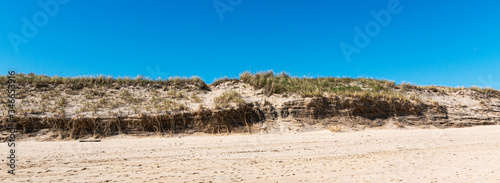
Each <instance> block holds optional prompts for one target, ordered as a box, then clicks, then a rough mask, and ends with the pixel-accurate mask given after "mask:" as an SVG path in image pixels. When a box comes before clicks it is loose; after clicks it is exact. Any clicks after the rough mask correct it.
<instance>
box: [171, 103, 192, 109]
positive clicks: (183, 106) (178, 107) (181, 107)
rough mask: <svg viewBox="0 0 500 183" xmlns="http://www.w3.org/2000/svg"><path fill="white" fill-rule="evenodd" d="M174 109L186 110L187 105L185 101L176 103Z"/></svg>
mask: <svg viewBox="0 0 500 183" xmlns="http://www.w3.org/2000/svg"><path fill="white" fill-rule="evenodd" d="M174 110H176V111H187V110H189V107H188V105H187V104H186V103H176V104H175V106H174Z"/></svg>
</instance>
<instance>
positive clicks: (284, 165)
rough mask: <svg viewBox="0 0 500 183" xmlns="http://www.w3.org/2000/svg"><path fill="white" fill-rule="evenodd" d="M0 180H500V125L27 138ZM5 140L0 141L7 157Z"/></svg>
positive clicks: (3, 153) (0, 154)
mask: <svg viewBox="0 0 500 183" xmlns="http://www.w3.org/2000/svg"><path fill="white" fill-rule="evenodd" d="M18 152H19V153H18V156H19V161H20V162H19V163H18V166H20V168H19V169H18V170H17V175H16V176H11V175H9V174H7V173H6V171H5V170H6V169H7V167H6V165H5V164H6V163H5V161H6V159H5V158H3V159H2V160H1V161H2V162H1V164H0V167H1V168H2V170H1V172H0V182H28V181H30V182H49V181H56V182H70V181H71V182H98V181H106V180H112V181H119V182H185V181H187V182H209V181H213V182H235V181H242V182H274V181H277V182H399V181H405V182H500V126H482V127H472V128H460V129H431V130H365V131H358V132H347V133H332V132H330V131H316V132H306V133H297V134H293V133H289V134H261V135H257V134H254V135H229V136H213V135H193V136H185V137H180V138H178V137H175V138H151V137H150V138H134V137H123V136H122V137H120V136H115V137H112V138H109V139H104V140H103V141H102V142H98V143H81V142H78V141H58V142H22V143H20V144H19V147H18ZM7 153H8V149H7V145H6V144H2V145H1V146H0V156H1V157H6V156H7Z"/></svg>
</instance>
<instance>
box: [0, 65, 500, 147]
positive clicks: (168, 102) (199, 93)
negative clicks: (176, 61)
mask: <svg viewBox="0 0 500 183" xmlns="http://www.w3.org/2000/svg"><path fill="white" fill-rule="evenodd" d="M19 78H20V79H19V83H18V85H19V91H18V93H19V98H20V99H19V100H18V104H17V105H18V113H17V114H18V115H17V118H18V120H19V123H18V129H20V130H21V132H22V133H23V134H26V135H27V136H36V135H37V133H40V132H42V133H44V134H46V135H48V134H50V135H48V136H50V137H51V138H54V137H59V138H81V137H85V136H111V135H116V134H121V133H125V134H154V135H158V134H173V133H195V132H206V133H229V132H251V133H255V132H273V131H308V130H313V129H332V128H333V130H332V131H342V130H357V129H364V128H366V127H369V128H413V127H429V126H436V127H462V126H473V125H492V124H499V122H500V105H499V104H500V92H499V91H497V90H492V89H479V88H449V87H435V86H428V87H420V86H414V85H409V84H401V85H395V84H394V82H389V81H380V80H373V79H363V78H360V79H350V78H319V79H310V78H292V77H289V76H287V75H274V74H273V73H271V74H270V73H261V74H248V73H244V74H242V76H241V77H240V79H222V80H219V81H216V82H214V83H213V84H211V85H206V84H205V83H204V82H203V81H202V80H201V79H199V78H190V79H187V78H173V79H169V80H164V81H154V80H147V79H143V78H136V79H113V78H105V77H100V78H80V79H77V78H48V77H43V76H36V75H21V76H19ZM3 86H4V85H3ZM2 107H4V108H5V107H6V106H2ZM3 117H5V116H3ZM4 119H5V118H4Z"/></svg>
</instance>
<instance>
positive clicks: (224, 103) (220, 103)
mask: <svg viewBox="0 0 500 183" xmlns="http://www.w3.org/2000/svg"><path fill="white" fill-rule="evenodd" d="M244 102H245V101H244V100H243V98H242V97H241V95H240V93H238V92H236V91H226V92H224V93H222V94H221V95H220V96H218V97H215V99H214V104H215V106H214V107H215V108H226V107H229V106H230V105H231V103H236V104H238V105H241V104H243V103H244Z"/></svg>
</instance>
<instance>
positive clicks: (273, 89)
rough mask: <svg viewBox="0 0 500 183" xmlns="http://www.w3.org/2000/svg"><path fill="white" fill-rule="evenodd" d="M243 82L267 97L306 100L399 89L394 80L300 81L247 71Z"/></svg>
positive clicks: (271, 73) (343, 79)
mask: <svg viewBox="0 0 500 183" xmlns="http://www.w3.org/2000/svg"><path fill="white" fill-rule="evenodd" d="M240 80H241V81H242V82H244V83H247V84H249V85H251V86H254V87H256V88H259V89H260V88H262V89H264V91H265V94H268V95H271V94H275V93H276V94H282V93H298V94H301V95H302V96H304V97H310V96H323V95H325V94H333V95H346V96H355V95H370V94H375V93H387V94H389V93H391V91H392V90H391V89H392V88H394V87H396V84H395V83H394V82H393V81H387V80H376V79H367V78H335V77H323V78H299V77H291V76H289V75H288V74H286V73H280V74H274V72H273V71H268V72H259V73H256V74H252V73H249V72H245V73H243V74H241V75H240Z"/></svg>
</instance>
